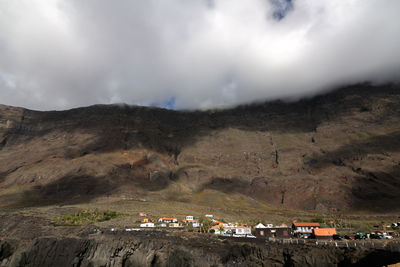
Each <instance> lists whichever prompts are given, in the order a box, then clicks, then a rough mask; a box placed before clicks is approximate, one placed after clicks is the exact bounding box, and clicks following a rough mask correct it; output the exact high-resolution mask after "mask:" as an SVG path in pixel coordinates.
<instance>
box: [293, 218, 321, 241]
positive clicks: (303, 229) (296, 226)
mask: <svg viewBox="0 0 400 267" xmlns="http://www.w3.org/2000/svg"><path fill="white" fill-rule="evenodd" d="M318 228H321V225H320V224H319V223H316V222H296V221H294V222H293V224H292V230H293V234H294V235H295V236H298V237H304V238H308V237H310V236H311V234H312V233H313V232H312V231H313V229H318Z"/></svg>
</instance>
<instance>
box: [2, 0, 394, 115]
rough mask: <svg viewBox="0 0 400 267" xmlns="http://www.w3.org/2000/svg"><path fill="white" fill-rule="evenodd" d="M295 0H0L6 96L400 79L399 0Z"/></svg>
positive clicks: (135, 98)
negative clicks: (282, 14) (288, 0)
mask: <svg viewBox="0 0 400 267" xmlns="http://www.w3.org/2000/svg"><path fill="white" fill-rule="evenodd" d="M273 2H274V3H275V4H272V3H273ZM278 2H281V3H282V5H278V4H277V3H278ZM292 3H293V8H288V6H287V3H285V0H279V1H277V0H274V1H268V0H249V1H241V0H213V1H210V0H208V1H206V0H195V1H184V0H169V1H156V0H147V1H128V0H119V1H108V0H86V1H80V0H69V1H67V0H19V1H5V0H3V1H1V0H0V103H3V104H10V105H17V106H25V107H28V108H34V109H42V110H43V109H64V108H71V107H77V106H85V105H90V104H96V103H107V104H108V103H115V102H125V103H128V104H139V103H140V104H152V103H162V102H165V101H168V99H171V98H174V100H175V105H176V107H177V108H207V107H224V106H230V105H236V104H240V103H246V102H251V101H259V100H263V99H265V100H267V99H273V98H280V97H297V96H303V95H307V94H312V93H315V92H317V91H319V90H325V89H326V88H331V87H333V86H340V85H345V84H349V83H357V82H364V81H371V82H375V83H382V82H389V81H398V80H399V74H400V57H399V56H398V55H400V20H399V19H398V10H400V1H398V0H386V1H380V0H348V1H329V0H297V1H292ZM277 6H278V7H280V8H281V10H284V11H285V12H288V13H287V14H286V16H285V17H284V18H283V19H281V20H277V19H276V16H275V17H274V14H276V8H277ZM274 12H275V13H274ZM282 12H283V11H282Z"/></svg>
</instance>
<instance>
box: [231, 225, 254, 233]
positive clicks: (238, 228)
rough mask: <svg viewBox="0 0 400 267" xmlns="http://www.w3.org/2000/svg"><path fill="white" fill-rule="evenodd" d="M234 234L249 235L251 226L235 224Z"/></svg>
mask: <svg viewBox="0 0 400 267" xmlns="http://www.w3.org/2000/svg"><path fill="white" fill-rule="evenodd" d="M234 230H235V234H236V235H251V228H250V227H246V226H236V227H235V229H234Z"/></svg>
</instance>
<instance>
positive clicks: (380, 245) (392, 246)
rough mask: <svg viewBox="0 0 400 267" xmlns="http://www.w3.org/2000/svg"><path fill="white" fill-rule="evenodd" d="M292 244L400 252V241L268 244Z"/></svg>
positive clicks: (280, 241) (273, 240)
mask: <svg viewBox="0 0 400 267" xmlns="http://www.w3.org/2000/svg"><path fill="white" fill-rule="evenodd" d="M274 243H278V244H290V245H308V246H330V247H338V248H357V247H361V248H368V249H381V250H388V251H391V252H400V242H398V241H364V240H357V241H356V240H338V241H336V240H305V239H278V238H269V239H267V240H266V244H274Z"/></svg>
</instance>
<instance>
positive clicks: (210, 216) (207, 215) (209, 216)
mask: <svg viewBox="0 0 400 267" xmlns="http://www.w3.org/2000/svg"><path fill="white" fill-rule="evenodd" d="M205 217H206V218H213V217H214V216H213V215H212V214H206V215H205Z"/></svg>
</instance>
